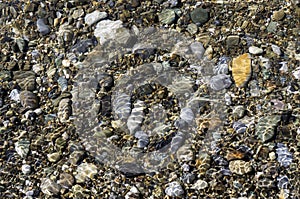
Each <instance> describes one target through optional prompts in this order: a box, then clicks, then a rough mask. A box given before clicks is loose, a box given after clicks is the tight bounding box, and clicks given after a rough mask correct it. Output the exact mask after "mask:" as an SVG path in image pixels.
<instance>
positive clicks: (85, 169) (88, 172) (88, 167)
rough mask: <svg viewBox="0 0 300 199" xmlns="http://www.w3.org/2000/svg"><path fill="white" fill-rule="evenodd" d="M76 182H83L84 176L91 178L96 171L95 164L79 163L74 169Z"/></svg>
mask: <svg viewBox="0 0 300 199" xmlns="http://www.w3.org/2000/svg"><path fill="white" fill-rule="evenodd" d="M76 173H77V174H76V176H75V179H76V182H77V183H83V182H85V179H86V178H90V179H93V178H94V175H96V174H97V173H98V169H97V166H96V165H94V164H93V163H81V164H80V165H79V166H78V167H77V170H76Z"/></svg>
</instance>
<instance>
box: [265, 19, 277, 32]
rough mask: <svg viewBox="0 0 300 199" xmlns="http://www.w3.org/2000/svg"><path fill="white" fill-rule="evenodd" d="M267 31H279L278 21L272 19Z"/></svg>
mask: <svg viewBox="0 0 300 199" xmlns="http://www.w3.org/2000/svg"><path fill="white" fill-rule="evenodd" d="M267 31H268V32H271V33H276V31H277V22H275V21H271V22H270V23H269V24H268V26H267Z"/></svg>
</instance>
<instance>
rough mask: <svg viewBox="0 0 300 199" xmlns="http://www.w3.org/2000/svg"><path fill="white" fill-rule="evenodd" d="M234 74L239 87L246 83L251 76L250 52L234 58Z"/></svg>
mask: <svg viewBox="0 0 300 199" xmlns="http://www.w3.org/2000/svg"><path fill="white" fill-rule="evenodd" d="M232 76H233V79H234V82H235V84H236V86H237V87H243V86H245V85H246V83H247V82H248V80H249V79H250V77H251V59H250V56H249V54H248V53H245V54H243V55H240V56H238V57H235V58H233V60H232Z"/></svg>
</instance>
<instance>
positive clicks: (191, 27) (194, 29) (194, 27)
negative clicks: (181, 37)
mask: <svg viewBox="0 0 300 199" xmlns="http://www.w3.org/2000/svg"><path fill="white" fill-rule="evenodd" d="M186 30H187V31H188V32H189V33H190V34H191V35H194V34H196V33H197V32H198V26H197V25H196V24H194V23H191V24H189V25H188V26H187V28H186Z"/></svg>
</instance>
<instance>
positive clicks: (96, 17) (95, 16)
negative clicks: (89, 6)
mask: <svg viewBox="0 0 300 199" xmlns="http://www.w3.org/2000/svg"><path fill="white" fill-rule="evenodd" d="M106 17H107V13H106V12H100V11H99V10H95V11H94V12H92V13H89V14H87V15H86V16H85V17H84V22H85V23H86V24H87V25H88V26H91V25H93V24H94V23H97V22H98V21H100V20H101V19H104V18H106Z"/></svg>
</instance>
